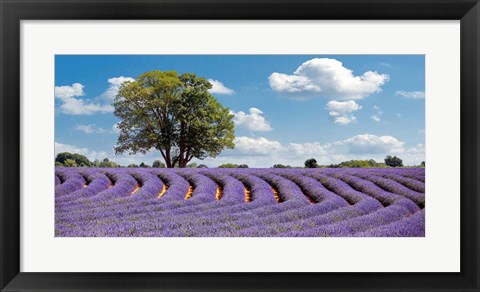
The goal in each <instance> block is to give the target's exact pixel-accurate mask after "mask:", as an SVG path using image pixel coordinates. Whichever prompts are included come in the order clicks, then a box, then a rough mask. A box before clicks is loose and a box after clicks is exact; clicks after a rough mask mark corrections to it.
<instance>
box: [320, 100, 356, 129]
mask: <svg viewBox="0 0 480 292" xmlns="http://www.w3.org/2000/svg"><path fill="white" fill-rule="evenodd" d="M325 108H326V109H327V110H328V111H329V112H328V115H329V116H330V118H331V119H332V120H333V122H334V123H336V124H341V125H346V124H350V123H353V122H355V121H356V120H357V118H356V117H355V116H354V115H353V112H355V111H357V110H359V109H361V108H362V106H360V105H359V104H358V103H356V102H355V101H354V100H349V101H336V100H331V101H329V102H328V103H327V105H326V107H325Z"/></svg>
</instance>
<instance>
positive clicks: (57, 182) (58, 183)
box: [55, 175, 62, 186]
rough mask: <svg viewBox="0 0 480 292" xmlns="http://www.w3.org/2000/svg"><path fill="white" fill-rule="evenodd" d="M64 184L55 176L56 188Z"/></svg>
mask: <svg viewBox="0 0 480 292" xmlns="http://www.w3.org/2000/svg"><path fill="white" fill-rule="evenodd" d="M60 184H62V181H61V180H60V178H59V177H58V176H56V175H55V186H58V185H60Z"/></svg>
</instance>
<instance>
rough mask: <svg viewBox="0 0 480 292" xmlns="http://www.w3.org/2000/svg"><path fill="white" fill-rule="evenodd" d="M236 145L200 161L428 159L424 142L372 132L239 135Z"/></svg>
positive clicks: (261, 163) (299, 163)
mask: <svg viewBox="0 0 480 292" xmlns="http://www.w3.org/2000/svg"><path fill="white" fill-rule="evenodd" d="M234 142H235V144H236V146H235V149H233V150H225V151H224V152H223V153H222V154H221V155H220V156H219V157H217V158H207V159H205V160H203V161H200V160H199V161H198V162H199V163H203V164H207V165H209V166H217V165H219V164H222V163H237V164H243V163H246V164H248V165H249V166H250V167H271V166H272V165H273V164H275V163H281V164H289V165H292V166H303V163H304V162H305V160H306V159H308V158H310V157H314V158H315V159H316V160H317V161H318V162H319V163H320V164H324V165H328V164H332V163H339V162H342V161H347V160H352V159H374V160H375V161H377V162H382V161H383V159H384V158H385V156H387V155H396V156H398V157H400V158H401V159H403V161H404V164H406V165H414V164H419V163H420V162H421V161H424V160H425V148H424V146H423V144H418V145H416V146H414V147H410V148H405V143H404V142H403V141H400V140H398V139H397V138H395V137H392V136H387V135H385V136H377V135H373V134H362V135H356V136H353V137H350V138H347V139H344V140H339V141H334V142H330V143H324V144H322V143H320V142H310V143H289V144H282V143H280V142H279V141H275V140H269V139H267V138H264V137H257V138H251V137H237V138H235V141H234Z"/></svg>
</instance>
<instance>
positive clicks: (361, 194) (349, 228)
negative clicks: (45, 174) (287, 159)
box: [55, 167, 425, 237]
mask: <svg viewBox="0 0 480 292" xmlns="http://www.w3.org/2000/svg"><path fill="white" fill-rule="evenodd" d="M424 210H425V172H424V169H420V168H418V169H417V168H399V169H394V168H391V169H158V168H155V169H154V168H150V169H147V168H145V169H127V168H123V169H118V168H116V169H105V168H64V167H58V168H57V169H56V172H55V235H56V236H60V237H91V236H97V237H127V236H142V237H146V236H150V237H157V236H158V237H185V236H194V237H272V236H274V237H285V236H287V237H296V236H300V237H312V236H313V237H327V236H328V237H351V236H362V237H385V236H388V237H392V236H401V237H412V236H415V237H418V236H424V235H425V213H424Z"/></svg>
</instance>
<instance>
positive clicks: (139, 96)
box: [113, 71, 234, 168]
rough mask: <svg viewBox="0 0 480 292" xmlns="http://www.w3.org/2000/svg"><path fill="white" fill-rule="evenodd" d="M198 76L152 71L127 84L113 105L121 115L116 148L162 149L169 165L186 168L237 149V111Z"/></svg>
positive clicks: (118, 152)
mask: <svg viewBox="0 0 480 292" xmlns="http://www.w3.org/2000/svg"><path fill="white" fill-rule="evenodd" d="M211 87H212V85H211V84H210V83H209V82H208V81H207V80H206V79H205V78H203V77H198V76H196V75H195V74H190V73H189V74H182V75H180V76H179V75H178V74H177V72H175V71H165V72H162V71H151V72H146V73H143V74H142V75H140V76H139V77H137V78H136V80H135V81H134V82H128V81H127V82H125V83H123V84H122V86H121V87H120V90H119V92H118V94H117V96H116V98H115V101H114V103H113V105H114V107H115V112H114V113H115V115H116V116H117V117H118V118H120V120H121V121H120V123H119V124H118V128H119V129H120V134H119V137H118V141H117V146H116V147H115V152H116V153H117V154H121V153H124V152H127V153H131V154H135V153H146V152H147V151H149V150H150V149H152V148H154V149H157V150H159V151H160V153H161V155H162V157H163V159H164V160H165V164H166V165H167V167H169V168H171V167H175V166H177V165H178V167H186V165H187V163H188V162H189V161H190V160H192V158H194V157H195V158H198V159H204V158H205V157H208V156H210V157H216V156H217V155H218V154H220V153H221V151H223V150H224V149H226V148H229V149H232V148H233V147H234V144H233V139H234V123H233V115H231V114H230V113H229V110H228V109H227V108H224V107H223V106H222V105H221V104H220V103H219V102H218V101H217V100H216V99H215V97H213V96H212V95H211V94H210V93H209V92H208V90H209V89H210V88H211Z"/></svg>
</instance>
